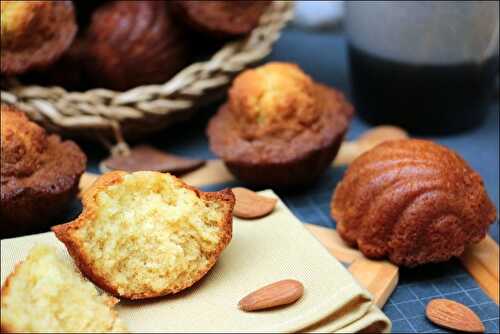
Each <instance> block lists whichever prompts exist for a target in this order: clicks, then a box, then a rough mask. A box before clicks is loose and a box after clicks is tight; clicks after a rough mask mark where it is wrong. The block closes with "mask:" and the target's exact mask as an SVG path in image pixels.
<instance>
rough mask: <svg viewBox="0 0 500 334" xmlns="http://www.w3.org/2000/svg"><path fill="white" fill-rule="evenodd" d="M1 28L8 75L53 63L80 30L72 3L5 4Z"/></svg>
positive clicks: (32, 2) (4, 60)
mask: <svg viewBox="0 0 500 334" xmlns="http://www.w3.org/2000/svg"><path fill="white" fill-rule="evenodd" d="M1 26H2V32H1V33H2V51H1V58H2V61H1V73H2V74H4V75H17V74H21V73H24V72H26V71H27V70H30V69H33V68H43V67H45V66H47V65H50V64H52V63H53V62H54V61H55V60H56V59H57V58H59V56H61V54H62V53H63V52H64V51H65V50H66V49H67V48H68V47H69V46H70V44H71V42H72V41H73V38H74V36H75V34H76V30H77V26H76V20H75V11H74V9H73V4H72V2H71V1H2V3H1Z"/></svg>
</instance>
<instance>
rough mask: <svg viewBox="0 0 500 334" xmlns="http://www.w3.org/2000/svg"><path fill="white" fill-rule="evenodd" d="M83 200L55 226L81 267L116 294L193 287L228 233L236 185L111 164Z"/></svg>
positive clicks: (169, 291)
mask: <svg viewBox="0 0 500 334" xmlns="http://www.w3.org/2000/svg"><path fill="white" fill-rule="evenodd" d="M82 201H83V212H82V214H81V215H80V216H79V217H78V218H77V219H76V220H74V221H73V222H70V223H68V224H63V225H58V226H54V227H53V228H52V230H53V231H54V232H55V234H56V236H57V238H58V239H59V240H61V241H62V242H63V243H64V244H65V245H66V247H67V249H68V251H69V253H70V254H71V256H72V257H73V258H74V259H75V262H76V263H77V264H78V266H79V267H80V269H81V270H82V272H83V273H84V274H85V275H86V276H87V277H88V278H90V279H91V280H92V281H93V282H94V283H95V284H97V285H98V286H99V287H101V288H102V289H104V290H106V291H108V292H109V293H111V294H113V295H115V296H118V297H122V298H126V299H143V298H151V297H158V296H163V295H167V294H173V293H176V292H179V291H181V290H183V289H186V288H188V287H190V286H191V285H193V284H194V283H195V282H197V281H198V280H200V279H201V278H202V277H203V276H204V275H205V274H206V273H207V272H208V271H209V270H210V268H212V266H213V265H214V264H215V262H216V261H217V259H218V257H219V255H220V254H221V252H222V250H223V249H224V248H225V247H226V246H227V245H228V243H229V241H230V240H231V232H232V210H233V206H234V195H233V193H232V192H231V191H230V190H223V191H219V192H215V193H205V192H201V191H199V190H197V189H195V188H192V187H190V186H188V185H186V184H185V183H183V182H182V181H181V180H179V179H177V178H176V177H174V176H172V175H170V174H162V173H158V172H135V173H132V174H127V173H125V172H119V171H115V172H110V173H107V174H104V175H103V176H101V177H100V178H99V179H98V180H97V181H96V182H95V183H94V184H93V185H92V186H91V187H90V188H89V189H88V190H86V191H85V192H84V194H83V199H82Z"/></svg>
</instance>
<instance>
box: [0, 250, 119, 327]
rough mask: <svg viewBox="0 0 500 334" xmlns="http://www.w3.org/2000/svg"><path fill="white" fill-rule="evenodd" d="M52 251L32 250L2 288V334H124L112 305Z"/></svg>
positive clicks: (110, 298)
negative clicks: (97, 333)
mask: <svg viewBox="0 0 500 334" xmlns="http://www.w3.org/2000/svg"><path fill="white" fill-rule="evenodd" d="M117 302H118V300H117V299H116V298H113V297H110V296H108V295H106V294H104V293H100V292H98V291H97V289H96V288H95V287H94V285H93V284H92V283H90V282H88V281H87V280H85V279H84V278H83V277H82V276H81V275H80V274H79V273H78V272H77V271H76V270H75V268H72V267H71V265H69V264H67V263H64V262H63V260H62V259H61V258H59V256H58V255H57V253H56V251H55V249H54V248H52V247H50V246H46V245H37V246H35V247H34V248H33V249H32V250H31V251H30V253H29V255H28V257H27V258H26V260H25V261H23V262H21V263H19V264H18V265H17V266H16V268H15V270H14V271H13V272H12V273H11V274H10V275H9V277H7V280H6V281H5V283H4V285H3V287H2V302H1V304H2V312H1V313H2V315H1V318H2V320H1V329H2V332H12V333H18V332H40V333H49V332H60V333H68V332H77V333H83V332H124V331H126V328H125V326H124V324H123V323H122V322H121V321H120V320H119V319H118V314H117V312H116V311H115V310H114V307H113V306H114V305H115V304H116V303H117Z"/></svg>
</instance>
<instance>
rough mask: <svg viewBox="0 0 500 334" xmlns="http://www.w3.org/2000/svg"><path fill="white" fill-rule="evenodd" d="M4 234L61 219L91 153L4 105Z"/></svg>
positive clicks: (1, 205) (0, 214) (1, 211)
mask: <svg viewBox="0 0 500 334" xmlns="http://www.w3.org/2000/svg"><path fill="white" fill-rule="evenodd" d="M0 115H1V117H0V119H1V139H2V141H1V146H2V147H1V149H2V150H1V167H2V170H1V187H2V191H1V202H0V218H1V219H0V221H1V225H0V226H1V236H2V238H5V237H10V236H16V235H22V234H26V233H29V232H37V231H39V229H40V228H43V227H45V228H47V227H49V226H51V225H54V224H56V223H57V221H54V220H52V219H55V218H57V217H60V216H61V215H62V214H64V213H66V209H67V208H68V207H69V205H70V204H71V202H72V201H73V199H75V196H76V193H77V190H78V182H79V180H80V176H81V175H82V174H83V172H84V171H85V164H86V157H85V155H84V153H83V152H82V151H81V150H80V148H79V147H78V146H77V145H76V144H75V143H74V142H72V141H62V140H61V139H60V138H59V136H57V135H48V134H46V132H45V130H43V129H42V128H41V127H39V126H38V125H37V124H35V123H33V122H31V121H29V120H28V118H27V117H26V115H25V114H24V113H22V112H20V111H17V110H15V109H13V108H12V107H8V106H6V105H3V104H2V106H1V114H0Z"/></svg>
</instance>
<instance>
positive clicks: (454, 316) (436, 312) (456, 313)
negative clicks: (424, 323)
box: [425, 299, 484, 333]
mask: <svg viewBox="0 0 500 334" xmlns="http://www.w3.org/2000/svg"><path fill="white" fill-rule="evenodd" d="M425 314H426V315H427V318H429V320H430V321H432V322H433V323H435V324H437V325H439V326H442V327H445V328H449V329H454V330H457V331H462V332H470V333H483V332H484V325H483V323H482V322H481V319H479V317H478V316H477V315H476V314H475V313H474V312H473V311H472V310H471V309H469V308H468V307H467V306H465V305H462V304H460V303H457V302H455V301H453V300H449V299H434V300H431V301H430V302H429V304H427V309H426V311H425Z"/></svg>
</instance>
